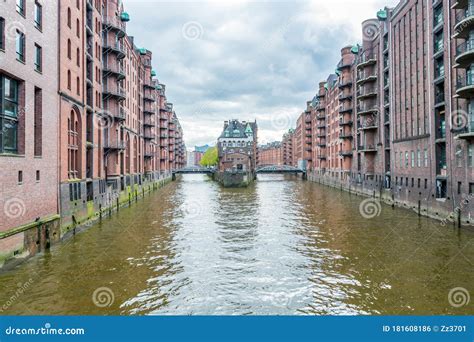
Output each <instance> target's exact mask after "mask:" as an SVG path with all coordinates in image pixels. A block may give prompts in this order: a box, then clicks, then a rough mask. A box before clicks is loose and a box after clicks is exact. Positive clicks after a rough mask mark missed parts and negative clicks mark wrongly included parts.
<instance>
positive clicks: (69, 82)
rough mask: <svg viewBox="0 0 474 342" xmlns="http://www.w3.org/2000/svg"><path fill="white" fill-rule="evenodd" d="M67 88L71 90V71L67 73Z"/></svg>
mask: <svg viewBox="0 0 474 342" xmlns="http://www.w3.org/2000/svg"><path fill="white" fill-rule="evenodd" d="M67 88H68V89H69V90H71V70H68V71H67Z"/></svg>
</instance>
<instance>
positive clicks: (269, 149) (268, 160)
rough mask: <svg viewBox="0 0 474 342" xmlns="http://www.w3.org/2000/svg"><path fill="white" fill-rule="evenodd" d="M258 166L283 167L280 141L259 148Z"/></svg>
mask: <svg viewBox="0 0 474 342" xmlns="http://www.w3.org/2000/svg"><path fill="white" fill-rule="evenodd" d="M258 150H259V161H258V166H265V165H283V149H282V144H281V142H279V141H275V142H272V143H268V144H266V145H262V146H259V147H258Z"/></svg>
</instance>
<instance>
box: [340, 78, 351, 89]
mask: <svg viewBox="0 0 474 342" xmlns="http://www.w3.org/2000/svg"><path fill="white" fill-rule="evenodd" d="M346 87H347V88H350V87H352V80H344V81H342V82H341V83H339V89H344V88H346Z"/></svg>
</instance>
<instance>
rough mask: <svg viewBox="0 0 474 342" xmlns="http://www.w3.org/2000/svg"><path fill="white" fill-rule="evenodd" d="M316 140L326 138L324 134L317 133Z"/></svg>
mask: <svg viewBox="0 0 474 342" xmlns="http://www.w3.org/2000/svg"><path fill="white" fill-rule="evenodd" d="M316 136H317V137H318V138H326V133H318V134H316Z"/></svg>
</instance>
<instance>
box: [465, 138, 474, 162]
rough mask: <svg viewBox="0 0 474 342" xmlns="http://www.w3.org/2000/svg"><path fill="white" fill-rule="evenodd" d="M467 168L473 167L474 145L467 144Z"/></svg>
mask: <svg viewBox="0 0 474 342" xmlns="http://www.w3.org/2000/svg"><path fill="white" fill-rule="evenodd" d="M467 166H469V167H474V144H472V143H471V144H469V145H468V147H467Z"/></svg>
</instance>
